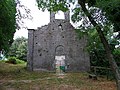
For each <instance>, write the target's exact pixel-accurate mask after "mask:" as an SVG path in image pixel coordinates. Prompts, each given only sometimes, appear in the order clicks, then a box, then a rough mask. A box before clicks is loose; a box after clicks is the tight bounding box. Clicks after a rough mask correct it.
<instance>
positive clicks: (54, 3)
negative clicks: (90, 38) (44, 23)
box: [37, 0, 120, 90]
mask: <svg viewBox="0 0 120 90" xmlns="http://www.w3.org/2000/svg"><path fill="white" fill-rule="evenodd" d="M97 1H98V0H78V3H79V5H80V7H79V9H81V11H82V12H83V13H84V14H85V15H86V16H87V18H88V19H89V21H90V22H91V24H92V25H93V26H94V28H95V29H96V31H97V33H98V35H99V38H100V40H101V42H102V44H103V47H104V49H105V51H106V55H107V58H108V61H109V64H110V66H111V69H112V71H113V73H114V75H115V78H116V83H117V87H118V90H120V71H119V68H118V66H117V64H116V62H115V60H114V58H113V55H112V53H111V50H110V46H109V43H108V41H107V39H106V37H105V35H104V30H103V28H102V27H101V26H100V25H99V23H97V22H96V20H95V19H94V17H93V15H92V14H91V13H90V10H89V7H88V5H91V6H92V5H95V4H96V2H97ZM103 1H105V0H103ZM107 1H110V2H112V1H113V0H107ZM115 1H116V3H119V0H115ZM37 2H38V7H40V8H47V9H48V10H49V11H58V10H62V11H66V10H67V8H68V7H69V5H70V4H69V3H70V2H72V3H75V0H68V1H66V0H44V1H43V0H37ZM99 2H101V0H99ZM104 3H106V2H104ZM87 4H88V5H87ZM106 5H107V3H106ZM119 5H120V4H119ZM119 5H118V8H117V9H118V10H119V7H120V6H119ZM99 8H100V7H99ZM111 8H112V9H113V8H114V7H111ZM102 9H103V8H101V10H102ZM109 10H110V9H109ZM105 13H107V14H105V15H106V17H107V15H109V13H108V12H107V11H105ZM110 13H111V12H110ZM111 15H112V13H111ZM115 15H117V16H118V17H119V16H120V13H118V14H115ZM113 17H114V16H113ZM108 20H109V21H111V22H112V21H113V20H114V19H113V20H112V19H109V18H108ZM118 22H119V21H118ZM112 23H113V25H114V27H115V25H116V24H117V23H116V22H112Z"/></svg>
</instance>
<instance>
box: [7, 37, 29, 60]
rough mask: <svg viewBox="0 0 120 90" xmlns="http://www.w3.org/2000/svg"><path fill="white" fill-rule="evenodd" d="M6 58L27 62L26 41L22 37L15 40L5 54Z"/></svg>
mask: <svg viewBox="0 0 120 90" xmlns="http://www.w3.org/2000/svg"><path fill="white" fill-rule="evenodd" d="M7 56H8V57H16V58H18V59H20V60H24V61H27V39H26V38H24V37H21V38H17V39H15V40H14V42H13V43H12V45H11V47H10V49H9V52H8V53H7Z"/></svg>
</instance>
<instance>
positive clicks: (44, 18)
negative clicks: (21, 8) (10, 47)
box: [14, 0, 74, 39]
mask: <svg viewBox="0 0 120 90" xmlns="http://www.w3.org/2000/svg"><path fill="white" fill-rule="evenodd" d="M20 1H21V4H23V5H25V6H26V7H27V8H28V9H30V10H31V16H32V17H33V19H32V20H28V19H26V20H24V23H25V26H27V28H28V29H37V27H41V26H43V25H46V24H48V23H49V22H50V13H49V12H48V11H45V12H42V11H40V10H39V9H38V7H37V3H36V0H20ZM71 8H74V6H71ZM55 18H56V19H64V13H63V12H58V13H57V14H55ZM21 36H24V37H26V38H28V30H27V29H25V28H23V29H20V30H16V33H15V34H14V39H16V38H18V37H21Z"/></svg>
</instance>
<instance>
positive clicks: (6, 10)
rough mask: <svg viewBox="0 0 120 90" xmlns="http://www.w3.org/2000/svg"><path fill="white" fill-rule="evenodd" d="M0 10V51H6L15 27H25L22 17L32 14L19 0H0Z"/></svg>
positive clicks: (28, 16) (11, 40)
mask: <svg viewBox="0 0 120 90" xmlns="http://www.w3.org/2000/svg"><path fill="white" fill-rule="evenodd" d="M21 10H23V11H24V13H23V12H22V11H21ZM0 12H1V14H0V51H5V52H7V51H8V49H9V47H10V46H11V44H12V42H13V36H14V33H15V32H16V29H20V28H21V27H22V28H23V27H25V28H26V26H24V22H23V19H26V18H27V19H32V16H31V15H30V10H29V9H28V8H27V7H26V6H24V5H22V4H21V2H20V0H0Z"/></svg>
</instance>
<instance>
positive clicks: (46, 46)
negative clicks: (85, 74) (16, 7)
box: [27, 12, 90, 72]
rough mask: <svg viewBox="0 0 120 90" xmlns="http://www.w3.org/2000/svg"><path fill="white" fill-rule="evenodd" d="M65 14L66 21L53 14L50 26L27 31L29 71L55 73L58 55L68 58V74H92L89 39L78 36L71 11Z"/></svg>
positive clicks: (66, 64) (66, 60)
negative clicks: (71, 20)
mask: <svg viewBox="0 0 120 90" xmlns="http://www.w3.org/2000/svg"><path fill="white" fill-rule="evenodd" d="M64 15H65V19H55V13H51V14H50V23H49V24H48V25H45V26H42V27H40V28H38V29H28V64H27V68H28V69H29V70H31V71H39V70H42V71H55V56H65V66H66V71H74V72H75V71H89V69H90V60H89V55H88V53H87V52H86V51H85V47H86V44H87V39H86V37H82V38H81V39H79V38H78V37H77V33H76V31H75V29H74V27H73V26H72V25H71V24H70V15H69V12H65V13H64Z"/></svg>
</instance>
